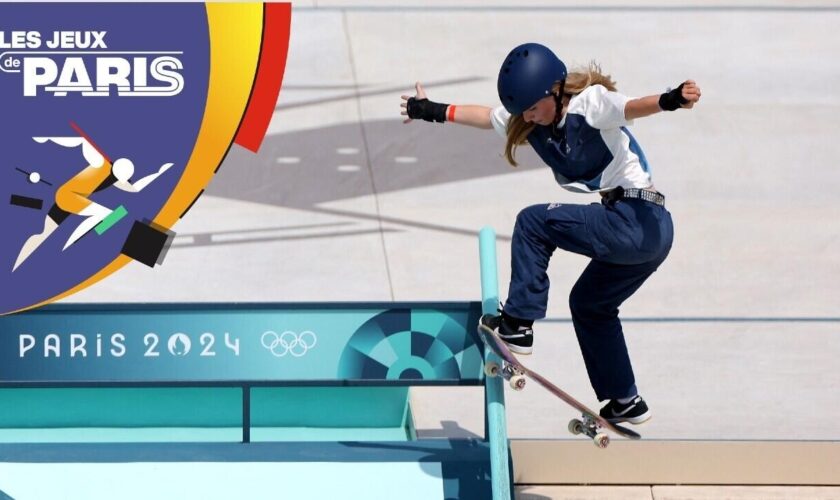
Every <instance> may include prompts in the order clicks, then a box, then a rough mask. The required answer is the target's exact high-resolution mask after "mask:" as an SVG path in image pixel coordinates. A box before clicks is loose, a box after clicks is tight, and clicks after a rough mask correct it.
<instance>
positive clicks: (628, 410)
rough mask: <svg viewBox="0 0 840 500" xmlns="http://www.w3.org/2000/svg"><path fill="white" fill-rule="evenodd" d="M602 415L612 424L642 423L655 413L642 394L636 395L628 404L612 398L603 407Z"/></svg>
mask: <svg viewBox="0 0 840 500" xmlns="http://www.w3.org/2000/svg"><path fill="white" fill-rule="evenodd" d="M601 416H602V417H604V419H606V420H607V421H609V422H610V423H612V424H620V423H621V422H629V423H631V424H641V423H643V422H645V421H647V420H648V419H649V418H650V417H652V416H653V415H652V414H651V412H650V410H649V409H648V405H647V403H645V400H644V399H642V397H641V396H636V397H635V398H633V401H630V402H629V403H627V404H621V403H619V402H618V400H617V399H611V400H610V402H609V403H607V405H606V406H604V407H603V408H601Z"/></svg>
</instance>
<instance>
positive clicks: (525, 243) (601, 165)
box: [401, 43, 700, 424]
mask: <svg viewBox="0 0 840 500" xmlns="http://www.w3.org/2000/svg"><path fill="white" fill-rule="evenodd" d="M497 89H498V93H499V99H500V100H501V102H502V106H500V107H497V108H489V107H486V106H477V105H466V106H461V105H457V106H456V105H454V104H443V103H436V102H433V101H430V100H428V98H427V97H426V94H425V92H424V91H423V88H422V87H421V85H420V83H419V82H418V83H417V84H416V95H415V96H413V97H409V96H402V97H403V99H404V100H405V102H404V103H402V105H401V106H402V107H403V108H405V109H404V111H403V112H402V114H403V115H406V116H407V119H406V120H405V122H406V123H408V122H410V121H412V120H414V119H422V120H425V121H434V122H444V121H451V122H454V123H460V124H464V125H470V126H473V127H478V128H484V129H495V130H496V131H497V132H498V133H499V134H500V135H502V137H504V138H505V139H506V141H507V143H506V145H505V158H506V159H507V160H508V162H509V163H510V164H511V165H513V166H516V165H517V163H516V159H515V154H516V148H517V147H518V146H520V145H522V144H525V143H528V144H529V145H530V146H531V147H532V148H534V150H535V151H536V153H537V154H538V155H539V156H540V158H541V159H542V160H543V161H544V162H545V163H546V164H547V165H548V166H549V167H550V168H551V170H552V172H553V174H554V178H555V179H556V181H557V182H558V183H559V184H560V185H561V186H562V187H563V188H565V189H567V190H570V191H574V192H582V193H599V194H600V195H601V200H600V203H592V204H589V205H577V204H565V203H562V204H561V203H550V204H541V205H533V206H530V207H527V208H525V209H524V210H522V211H521V212H520V213H519V215H518V216H517V219H516V224H515V226H514V229H513V239H512V242H511V255H512V257H511V282H510V288H509V291H508V297H507V301H506V302H505V304H504V307H503V310H502V311H501V315H500V316H489V317H484V318H482V321H485V322H487V323H489V326H490V327H491V328H492V329H494V330H496V331H497V333H498V334H499V336H500V337H501V338H502V339H503V340H504V341H505V342H506V343H507V344H508V346H509V347H510V350H512V351H514V352H516V353H518V354H530V353H531V351H532V346H533V330H532V325H533V322H534V320H537V319H541V318H544V317H545V312H546V306H547V303H548V288H549V278H548V275H547V273H546V271H547V268H548V262H549V259H550V258H551V255H552V253H553V252H554V250H555V249H557V248H560V249H563V250H567V251H570V252H574V253H577V254H581V255H585V256H587V257H589V258H591V259H592V260H591V261H590V263H589V265H588V266H587V267H586V269H585V270H584V271H583V274H582V275H581V276H580V278H579V279H578V281H577V283H576V284H575V285H574V287H573V288H572V291H571V294H570V296H569V306H570V308H571V313H572V322H573V324H574V328H575V332H576V334H577V338H578V342H579V344H580V347H581V351H582V353H583V359H584V362H585V364H586V369H587V372H588V374H589V379H590V382H591V384H592V387H593V388H594V390H595V394H596V396H597V397H598V400H599V401H608V402H607V404H606V405H605V406H604V407H603V408H602V409H601V411H600V414H601V416H603V417H604V418H605V419H607V420H609V421H610V422H613V423H618V422H630V423H633V424H639V423H642V422H644V421H646V420H647V419H649V418H650V417H651V412H650V410H649V408H648V406H647V404H646V403H645V401H644V399H643V398H642V397H641V396H640V395H639V393H638V390H637V387H636V382H635V377H634V375H633V369H632V366H631V363H630V357H629V355H628V352H627V347H626V344H625V341H624V334H623V331H622V328H621V321H620V320H619V318H618V307H619V306H620V305H621V304H622V303H623V302H624V301H625V300H627V298H629V297H630V296H631V295H632V294H633V293H634V292H635V291H636V290H638V289H639V287H640V286H641V285H642V283H644V282H645V280H646V279H647V278H648V277H649V276H650V275H651V274H653V272H654V271H656V269H657V268H658V267H659V265H660V264H662V262H663V261H664V260H665V258H666V257H667V255H668V252H669V251H670V249H671V243H672V240H673V225H672V222H671V215H670V213H668V211H667V210H666V209H665V197H664V196H663V195H662V194H661V193H659V192H658V191H657V190H656V189H655V188H654V186H653V182H652V180H651V173H650V168H649V166H648V162H647V159H646V158H645V155H644V153H643V152H642V149H641V147H640V146H639V144H638V142H636V139H635V138H634V137H633V135H632V134H631V133H630V131H629V130H627V128H626V127H627V126H629V125H631V124H632V123H633V120H634V119H636V118H642V117H646V116H650V115H652V114H655V113H658V112H660V111H674V110H677V109H691V108H692V107H693V106H694V104H695V103H696V102H698V101H699V100H700V88H699V87H698V86H697V85H696V83H695V82H694V81H692V80H686V81H685V82H683V83H681V84H680V85H678V86H677V87H676V88H675V89H673V90H668V91H667V92H665V93H663V94H661V95H650V96H647V97H641V98H635V99H631V98H628V97H625V96H623V95H621V94H619V93H617V92H616V88H615V83H614V82H613V81H612V79H611V78H610V77H609V76H608V75H604V74H602V73H601V71H600V68H599V67H598V66H597V65H596V64H594V63H593V64H590V65H589V67H588V68H585V69H582V70H580V71H574V72H571V73H569V72H567V70H566V66H565V64H564V63H563V62H562V61H561V60H560V59H559V58H558V57H557V56H556V55H555V54H554V53H553V52H552V51H551V50H550V49H549V48H547V47H545V46H543V45H540V44H536V43H527V44H524V45H520V46H518V47H516V48H514V49H513V50H512V51H511V52H510V54H508V56H507V57H506V58H505V60H504V62H503V63H502V67H501V69H500V70H499V77H498V82H497Z"/></svg>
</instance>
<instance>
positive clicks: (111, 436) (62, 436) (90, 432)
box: [0, 427, 242, 500]
mask: <svg viewBox="0 0 840 500" xmlns="http://www.w3.org/2000/svg"><path fill="white" fill-rule="evenodd" d="M209 442H215V443H241V442H242V429H241V428H239V427H119V428H117V427H64V428H38V429H32V428H30V429H0V443H209ZM0 489H2V487H0ZM2 499H3V497H2V496H0V500H2Z"/></svg>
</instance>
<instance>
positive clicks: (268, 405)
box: [251, 387, 408, 428]
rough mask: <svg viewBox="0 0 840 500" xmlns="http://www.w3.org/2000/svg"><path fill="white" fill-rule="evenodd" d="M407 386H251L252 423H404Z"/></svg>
mask: <svg viewBox="0 0 840 500" xmlns="http://www.w3.org/2000/svg"><path fill="white" fill-rule="evenodd" d="M407 405H408V388H407V387H254V388H252V389H251V425H252V426H253V427H333V428H335V427H361V428H364V427H370V428H375V427H392V428H393V427H404V426H405V415H406V406H407Z"/></svg>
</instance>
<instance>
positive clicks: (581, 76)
mask: <svg viewBox="0 0 840 500" xmlns="http://www.w3.org/2000/svg"><path fill="white" fill-rule="evenodd" d="M592 85H603V86H604V87H606V88H607V90H610V91H613V92H615V90H616V87H615V81H613V79H612V77H611V76H610V75H605V74H603V73H602V72H601V66H600V65H599V64H598V63H597V62H595V61H591V62H590V63H589V65H588V66H587V67H585V68H579V69H577V70H575V71H572V72H570V73H569V74H568V75H567V76H566V84H565V85H564V87H563V94H565V95H570V96H575V95H578V94H580V93H581V92H583V91H584V90H586V89H587V88H588V87H591V86H592ZM551 91H552V92H553V93H555V94H557V93H559V92H560V82H556V83H555V84H554V86H553V87H552V88H551ZM534 127H536V125H535V124H533V123H527V122H526V121H525V119H524V118H522V115H521V114H520V115H513V116H511V117H510V121H509V122H508V126H507V143H506V144H505V159H506V160H507V161H508V163H510V164H511V165H512V166H514V167H515V166H517V165H519V164H518V163H516V158H515V156H516V148H517V147H519V146H521V145H522V144H525V143H526V142H528V134H530V133H531V131H533V130H534Z"/></svg>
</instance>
